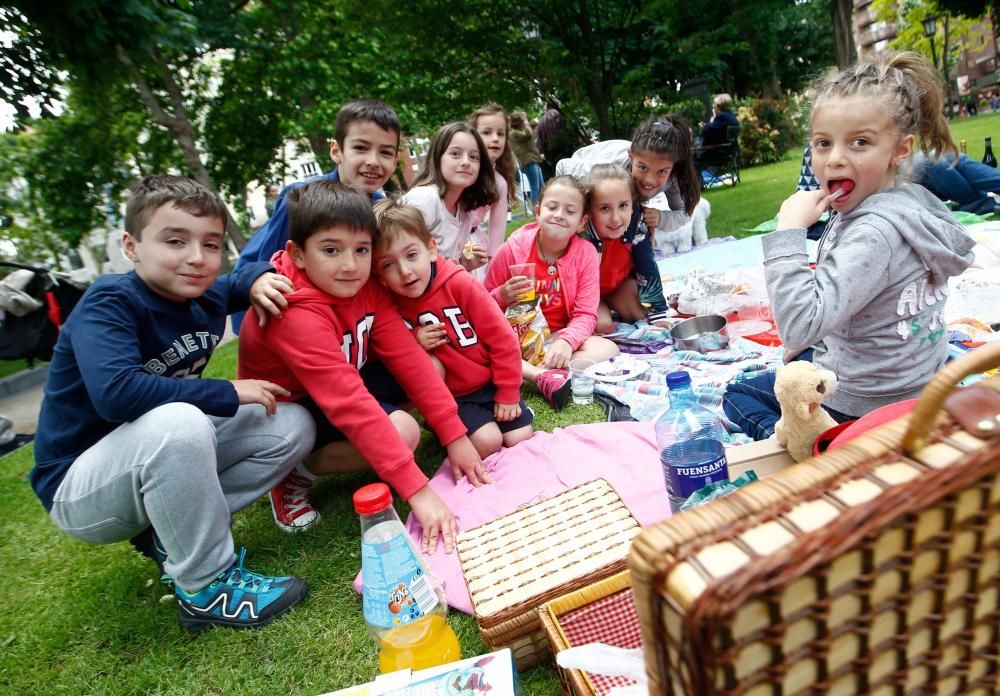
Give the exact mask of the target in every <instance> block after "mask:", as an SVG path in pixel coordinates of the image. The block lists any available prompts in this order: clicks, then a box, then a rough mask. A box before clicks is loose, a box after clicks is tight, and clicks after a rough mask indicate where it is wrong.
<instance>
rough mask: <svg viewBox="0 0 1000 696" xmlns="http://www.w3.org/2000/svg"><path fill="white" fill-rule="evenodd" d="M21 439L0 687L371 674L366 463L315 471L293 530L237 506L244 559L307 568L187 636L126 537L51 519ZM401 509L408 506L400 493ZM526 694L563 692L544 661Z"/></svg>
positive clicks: (432, 457) (304, 690)
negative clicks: (97, 537)
mask: <svg viewBox="0 0 1000 696" xmlns="http://www.w3.org/2000/svg"><path fill="white" fill-rule="evenodd" d="M235 361H236V343H229V344H227V345H224V346H222V347H221V348H220V349H219V350H218V351H216V354H215V356H214V357H213V359H212V362H211V363H210V365H209V367H208V370H207V371H206V374H207V375H208V376H216V377H227V376H231V375H232V374H233V373H234V372H235ZM528 402H529V404H530V405H531V407H532V408H533V409H534V410H535V412H536V414H537V418H536V421H535V424H536V428H538V429H540V430H552V429H553V428H555V427H557V426H562V425H570V424H572V423H575V422H589V421H598V420H602V418H603V413H602V411H601V409H600V407H599V406H597V405H593V406H582V407H581V406H572V405H571V406H568V407H567V408H566V409H565V410H564V411H562V412H561V413H559V414H557V413H555V412H553V411H552V410H551V409H549V408H548V407H547V406H546V405H545V404H544V402H542V401H541V400H540V399H539V398H537V397H528ZM417 454H418V461H419V462H420V464H421V466H422V468H423V469H424V471H425V472H427V473H428V474H431V473H433V472H434V471H435V470H436V468H437V466H438V464H440V462H441V459H442V457H443V454H444V452H443V450H442V449H441V448H440V446H438V445H436V443H433V442H431V439H430V438H429V437H427V436H425V438H424V442H423V443H422V444H421V447H420V449H419V450H418V453H417ZM31 466H32V448H31V447H30V446H29V447H24V448H22V449H20V450H18V451H17V452H15V453H14V454H12V455H10V456H8V457H6V458H4V459H0V507H2V509H3V510H4V515H3V517H2V520H0V567H2V568H3V569H4V576H5V577H4V581H3V582H2V583H0V603H2V606H3V607H4V611H3V612H2V618H0V645H2V650H0V693H7V694H23V693H54V692H60V693H62V692H65V693H81V694H82V693H93V694H134V693H164V694H202V693H219V694H229V693H244V694H276V693H280V694H319V693H322V692H324V691H329V690H333V689H337V688H341V687H344V686H349V685H350V684H354V683H357V682H363V681H367V680H370V679H372V678H374V677H375V675H376V670H377V664H378V663H377V657H376V650H375V645H374V643H373V642H372V640H371V639H370V638H369V637H368V634H367V633H366V632H365V625H364V621H363V619H362V615H361V601H360V598H359V597H358V596H357V595H355V593H354V591H353V590H352V589H351V581H352V579H353V578H354V575H355V574H356V573H357V571H358V569H359V568H360V558H359V550H360V546H359V545H360V532H359V527H358V518H357V515H355V514H354V511H353V509H352V508H351V502H350V498H351V494H352V493H353V492H354V490H356V489H357V488H359V487H361V486H362V485H364V484H366V483H371V482H372V481H374V480H376V479H375V477H374V476H372V475H360V474H359V475H343V476H332V477H328V478H327V479H324V480H322V481H321V482H320V483H319V484H318V485H317V487H316V490H315V492H314V500H315V501H316V503H317V504H318V506H319V508H320V511H321V512H322V514H323V521H322V522H321V523H320V525H318V526H317V527H316V528H315V529H312V530H310V531H308V532H306V533H304V534H301V535H289V534H284V533H282V532H280V531H279V530H278V529H277V527H275V525H274V522H273V521H272V519H271V511H270V507H269V506H268V505H267V504H266V503H265V502H263V501H261V502H258V503H257V504H255V505H253V506H251V507H250V508H248V509H246V510H244V511H242V512H240V513H239V514H237V515H236V516H235V518H234V520H233V535H234V537H235V540H236V544H237V546H240V545H246V547H247V549H248V560H247V566H248V567H249V568H251V569H253V570H261V571H269V572H274V573H294V574H297V575H300V576H301V577H304V578H306V579H307V580H308V581H309V583H310V585H311V591H310V595H309V598H308V599H307V600H306V603H305V604H304V605H303V606H302V607H299V608H298V609H296V610H295V611H294V612H293V613H292V614H291V615H290V616H289V617H288V618H287V619H285V620H282V621H278V622H276V623H274V624H273V625H271V626H269V627H267V628H266V629H264V630H260V631H244V632H234V631H222V630H214V631H209V632H207V633H206V634H204V635H202V636H200V637H198V638H195V639H192V638H189V637H188V636H187V635H186V634H185V633H184V632H182V631H181V629H180V627H179V626H178V625H177V606H176V604H175V603H174V602H173V600H172V599H170V598H167V599H166V600H163V601H161V598H163V597H164V594H165V591H164V589H163V586H162V585H160V584H159V583H157V582H155V581H154V576H155V572H154V571H155V567H154V566H153V564H152V563H151V562H150V561H147V560H146V559H145V558H143V557H141V556H139V555H138V554H137V553H136V552H134V551H133V550H132V547H131V546H129V545H128V544H124V543H123V544H113V545H109V546H87V545H85V544H84V543H82V542H79V541H76V540H74V539H72V538H70V537H68V536H66V535H65V534H62V533H61V532H59V531H58V530H57V529H56V527H55V525H53V524H52V522H51V521H50V520H49V519H48V517H47V515H46V514H45V511H44V510H43V508H42V507H41V505H39V504H38V501H37V499H36V498H35V497H34V494H33V493H32V491H31V488H30V487H29V486H28V483H27V480H26V477H27V474H28V471H29V470H30V469H31ZM396 507H397V510H399V512H400V515H401V516H403V517H404V518H405V516H406V514H407V510H406V507H405V505H400V504H397V506H396ZM449 623H450V624H451V625H452V627H453V628H454V629H455V631H456V633H457V634H458V636H459V640H460V642H461V644H462V654H463V655H465V656H470V655H476V654H479V653H482V652H486V651H487V650H488V648H487V647H486V646H485V644H484V643H483V642H482V638H481V637H480V635H479V631H478V629H477V628H476V625H475V621H473V619H472V618H471V617H469V616H466V615H464V614H460V613H459V612H455V611H453V612H451V613H450V615H449ZM521 678H522V683H523V684H524V687H525V693H527V694H558V693H561V689H560V686H559V680H558V678H557V677H556V674H555V671H554V669H553V668H552V667H551V665H550V664H545V665H542V666H539V667H536V668H535V669H532V670H530V671H528V672H526V673H524V674H522V675H521Z"/></svg>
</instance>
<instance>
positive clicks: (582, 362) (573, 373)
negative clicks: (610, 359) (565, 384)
mask: <svg viewBox="0 0 1000 696" xmlns="http://www.w3.org/2000/svg"><path fill="white" fill-rule="evenodd" d="M595 364H596V363H595V362H594V361H593V360H591V359H590V358H576V359H574V360H570V361H569V378H570V379H571V380H572V384H571V386H570V388H571V389H572V391H573V403H574V404H592V403H594V378H593V377H592V376H591V375H590V373H589V372H587V370H589V369H590V368H591V367H593V366H594V365H595Z"/></svg>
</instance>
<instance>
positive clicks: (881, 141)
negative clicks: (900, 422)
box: [723, 53, 974, 439]
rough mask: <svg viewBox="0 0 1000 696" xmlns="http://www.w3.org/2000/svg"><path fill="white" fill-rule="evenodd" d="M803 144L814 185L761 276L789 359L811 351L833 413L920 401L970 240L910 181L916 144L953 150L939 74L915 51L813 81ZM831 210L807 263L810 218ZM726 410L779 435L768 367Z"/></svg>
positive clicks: (799, 198)
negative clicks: (833, 380) (831, 380)
mask: <svg viewBox="0 0 1000 696" xmlns="http://www.w3.org/2000/svg"><path fill="white" fill-rule="evenodd" d="M814 93H815V98H814V103H813V113H812V122H811V136H810V143H811V146H812V152H813V169H814V171H815V175H816V178H817V180H818V181H819V183H820V188H819V189H818V190H814V191H798V192H796V193H795V194H793V195H792V196H791V197H790V198H788V199H787V200H786V201H785V202H784V203H783V204H782V206H781V210H780V212H779V213H778V229H777V231H776V232H773V233H771V234H769V235H766V236H764V237H763V239H762V242H763V246H764V275H765V279H766V281H767V293H768V297H769V298H770V301H771V307H772V310H773V313H774V319H775V323H776V324H777V328H778V333H779V335H780V336H781V340H782V343H783V344H784V346H785V361H786V362H787V361H789V360H791V359H794V358H796V357H798V358H799V359H810V358H809V350H810V349H811V359H812V360H813V362H815V363H816V364H817V365H818V366H819V367H822V368H825V369H828V370H832V371H833V372H834V373H835V374H836V375H837V377H838V380H839V387H838V389H837V391H836V392H834V393H833V394H832V395H829V396H828V398H827V399H826V402H825V403H824V408H826V409H827V410H828V411H829V412H830V413H831V415H833V417H834V418H835V419H836V420H838V421H841V422H842V421H845V420H850V419H852V418H858V417H860V416H863V415H865V414H866V413H868V412H869V411H872V410H874V409H875V408H878V407H880V406H884V405H886V404H890V403H894V402H897V401H902V400H904V399H910V398H913V397H915V396H916V395H917V394H919V393H920V391H921V390H922V389H923V388H924V386H925V385H926V384H927V382H928V381H929V380H930V378H931V377H932V376H933V375H934V373H935V372H937V370H939V369H940V368H941V366H942V365H944V362H945V359H946V357H947V353H948V338H947V328H946V327H945V323H944V303H945V300H946V299H947V295H948V278H950V277H951V276H954V275H958V274H959V273H961V272H962V271H964V270H965V269H966V268H967V267H968V266H969V264H971V263H972V260H973V255H972V253H971V250H972V247H973V245H974V242H973V240H972V238H970V237H969V236H968V235H967V234H966V233H965V231H964V229H963V228H962V226H961V225H959V224H958V223H956V222H955V221H954V219H953V218H952V217H951V214H950V213H949V212H948V209H947V208H945V206H944V205H943V204H942V203H941V202H940V201H939V200H938V199H937V198H935V197H934V196H933V195H932V194H930V193H929V192H928V191H927V189H925V188H923V187H921V186H919V185H917V184H912V183H905V181H904V176H903V172H904V171H906V170H907V169H908V168H909V165H910V163H911V160H912V156H913V152H914V146H915V142H916V138H917V136H919V138H920V141H919V144H920V148H921V149H922V150H923V151H924V152H927V151H930V150H936V151H938V152H952V153H955V152H956V148H955V143H954V142H953V141H952V138H951V134H950V133H949V131H948V123H947V121H945V119H944V117H943V116H942V112H941V110H942V102H943V94H942V90H941V85H940V81H939V80H938V77H937V74H936V73H935V71H934V69H933V68H932V67H931V66H930V65H929V64H928V63H927V61H926V60H925V59H924V58H922V57H921V56H918V55H916V54H914V53H897V54H889V55H884V56H879V57H877V58H874V59H873V60H871V61H865V62H860V63H857V64H855V65H854V66H852V67H849V68H847V69H845V70H843V71H841V72H832V73H831V74H829V75H828V76H826V77H825V78H822V79H821V80H820V81H819V82H818V83H817V85H815V86H814ZM827 209H830V210H831V212H832V214H833V215H834V219H833V221H832V222H831V223H830V224H829V225H828V226H827V229H826V232H825V233H824V234H823V237H822V239H821V240H820V243H819V251H818V257H817V263H816V268H815V270H813V269H811V268H810V267H809V264H808V258H807V255H806V228H808V227H809V226H810V225H812V224H813V223H815V222H816V221H817V220H818V219H819V217H820V215H822V214H823V212H825V211H826V210H827ZM723 408H724V409H725V412H726V414H727V415H728V416H729V417H730V418H731V419H732V420H733V421H734V422H736V423H737V424H739V425H741V426H743V427H744V430H746V432H747V433H748V434H750V435H751V436H753V437H754V438H755V439H764V438H767V437H769V436H770V435H771V434H772V433H773V432H774V424H775V422H776V421H777V419H778V418H779V416H780V407H779V406H778V402H777V400H776V399H775V398H774V375H773V374H772V375H766V376H763V377H759V378H755V379H751V380H748V381H746V382H743V383H736V384H732V385H730V386H729V388H728V389H727V391H726V395H725V398H724V400H723Z"/></svg>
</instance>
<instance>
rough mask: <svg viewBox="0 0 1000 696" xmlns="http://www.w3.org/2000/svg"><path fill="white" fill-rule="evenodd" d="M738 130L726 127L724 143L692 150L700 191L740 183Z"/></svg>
mask: <svg viewBox="0 0 1000 696" xmlns="http://www.w3.org/2000/svg"><path fill="white" fill-rule="evenodd" d="M739 136H740V129H739V126H727V127H726V142H724V143H722V144H721V145H707V146H704V147H698V148H695V149H694V161H695V167H696V168H697V170H698V176H699V177H700V178H701V187H702V189H707V188H711V187H713V186H725V185H730V186H735V185H736V184H738V183H739V181H740V143H739Z"/></svg>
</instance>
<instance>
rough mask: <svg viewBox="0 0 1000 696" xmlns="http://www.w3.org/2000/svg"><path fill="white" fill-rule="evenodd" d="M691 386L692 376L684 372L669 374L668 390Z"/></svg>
mask: <svg viewBox="0 0 1000 696" xmlns="http://www.w3.org/2000/svg"><path fill="white" fill-rule="evenodd" d="M689 386H691V375H689V374H688V373H687V372H684V371H683V370H678V371H677V372H671V373H669V374H667V388H668V389H679V388H681V387H689Z"/></svg>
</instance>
